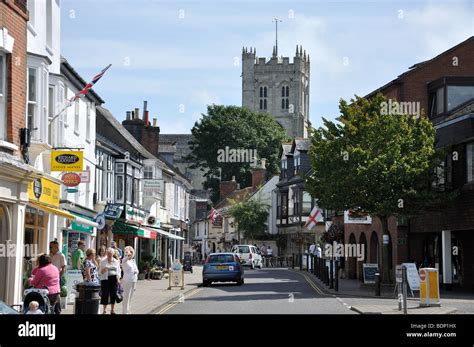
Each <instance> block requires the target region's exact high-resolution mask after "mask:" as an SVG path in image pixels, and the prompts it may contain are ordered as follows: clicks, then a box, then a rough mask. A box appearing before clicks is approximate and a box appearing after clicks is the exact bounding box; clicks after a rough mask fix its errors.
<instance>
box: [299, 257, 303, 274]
mask: <svg viewBox="0 0 474 347" xmlns="http://www.w3.org/2000/svg"><path fill="white" fill-rule="evenodd" d="M298 258H299V259H300V270H301V271H303V254H301V253H300V254H299V257H298Z"/></svg>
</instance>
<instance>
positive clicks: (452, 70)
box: [336, 37, 474, 288]
mask: <svg viewBox="0 0 474 347" xmlns="http://www.w3.org/2000/svg"><path fill="white" fill-rule="evenodd" d="M379 92H381V93H382V94H384V95H385V96H386V97H387V98H388V99H392V100H395V99H396V100H397V101H403V102H415V103H419V105H420V108H421V111H422V112H423V114H424V115H425V116H426V115H427V116H428V117H429V119H430V120H431V121H432V122H433V124H434V126H435V128H436V130H437V138H438V142H437V147H438V148H448V150H449V152H448V156H447V158H446V161H445V165H444V170H441V171H444V172H439V180H438V182H436V184H437V185H438V186H439V188H440V189H459V191H460V194H459V196H458V197H457V199H456V201H455V202H454V203H453V204H452V206H451V207H450V208H448V209H446V210H443V211H433V212H429V213H428V212H427V213H425V214H423V215H421V216H419V217H417V218H414V219H411V220H410V221H402V220H398V221H397V220H396V219H395V218H393V217H392V218H391V219H390V220H389V232H390V246H391V253H392V254H391V259H392V264H389V266H390V267H391V268H392V269H394V265H395V264H400V263H402V262H406V261H415V262H416V263H417V265H423V266H432V267H437V268H439V270H440V274H441V279H442V282H443V283H444V284H445V285H446V286H447V287H450V286H451V284H453V283H454V284H458V285H460V286H462V287H466V288H472V287H474V257H472V255H470V254H472V252H473V251H474V217H473V216H474V190H473V187H474V186H473V183H474V170H473V165H474V160H473V159H474V157H473V155H474V154H473V153H474V150H473V148H474V147H473V146H474V145H473V144H472V143H471V142H470V141H472V139H473V138H474V123H473V121H472V120H473V119H474V112H473V111H474V37H470V38H468V39H467V40H465V41H464V42H461V43H459V44H458V45H456V46H454V47H452V48H450V49H448V50H447V51H445V52H443V53H441V54H439V55H438V56H436V57H434V58H432V59H430V60H427V61H424V62H420V63H418V64H415V65H413V66H412V67H410V69H409V70H408V71H406V72H404V73H403V74H401V75H400V76H398V77H397V78H396V79H394V80H392V81H391V82H389V83H387V84H385V85H384V86H382V87H380V88H378V89H376V90H374V91H373V92H371V93H370V94H368V95H367V96H366V97H368V98H370V97H371V96H374V95H376V94H377V93H379ZM341 218H342V217H338V218H336V220H337V221H338V222H339V223H341V222H342V220H341ZM344 230H345V242H348V243H353V242H358V243H366V244H367V245H368V247H366V248H367V254H366V255H367V257H366V260H365V262H370V263H378V264H379V266H381V265H382V264H381V261H382V259H381V256H379V255H381V251H380V250H381V249H382V242H383V240H382V230H381V226H380V222H379V221H378V220H377V219H374V220H373V221H372V223H370V224H354V223H344ZM376 245H378V248H377V247H376ZM346 270H348V274H349V277H351V278H359V279H362V271H361V270H362V262H360V264H356V263H355V260H353V261H352V262H348V263H347V264H346Z"/></svg>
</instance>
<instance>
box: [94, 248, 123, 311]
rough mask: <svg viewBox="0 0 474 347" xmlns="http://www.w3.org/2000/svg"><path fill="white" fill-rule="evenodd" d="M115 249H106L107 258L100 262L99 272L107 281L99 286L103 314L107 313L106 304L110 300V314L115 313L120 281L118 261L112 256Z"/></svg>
mask: <svg viewBox="0 0 474 347" xmlns="http://www.w3.org/2000/svg"><path fill="white" fill-rule="evenodd" d="M114 254H115V250H114V249H113V248H112V247H109V248H108V249H107V258H105V259H104V260H103V261H102V262H101V263H100V270H99V272H100V273H101V274H104V275H107V281H106V282H105V283H104V282H101V283H104V286H103V287H101V292H102V295H101V298H100V303H101V305H103V306H104V310H103V312H102V313H103V314H106V313H107V305H108V304H109V302H110V307H111V309H110V314H115V303H116V302H117V284H118V283H119V282H120V271H121V269H120V262H119V261H118V260H117V259H115V258H114Z"/></svg>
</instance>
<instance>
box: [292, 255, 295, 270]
mask: <svg viewBox="0 0 474 347" xmlns="http://www.w3.org/2000/svg"><path fill="white" fill-rule="evenodd" d="M291 268H292V269H293V270H294V269H295V253H293V254H292V257H291Z"/></svg>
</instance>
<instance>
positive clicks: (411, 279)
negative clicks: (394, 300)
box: [402, 263, 420, 296]
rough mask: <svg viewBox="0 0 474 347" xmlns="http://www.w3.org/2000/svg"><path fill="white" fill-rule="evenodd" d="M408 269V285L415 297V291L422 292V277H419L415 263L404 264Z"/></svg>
mask: <svg viewBox="0 0 474 347" xmlns="http://www.w3.org/2000/svg"><path fill="white" fill-rule="evenodd" d="M402 265H405V266H406V268H407V279H408V285H409V286H410V291H411V295H412V296H414V295H413V291H419V290H420V276H418V270H417V268H416V264H415V263H403V264H402Z"/></svg>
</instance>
